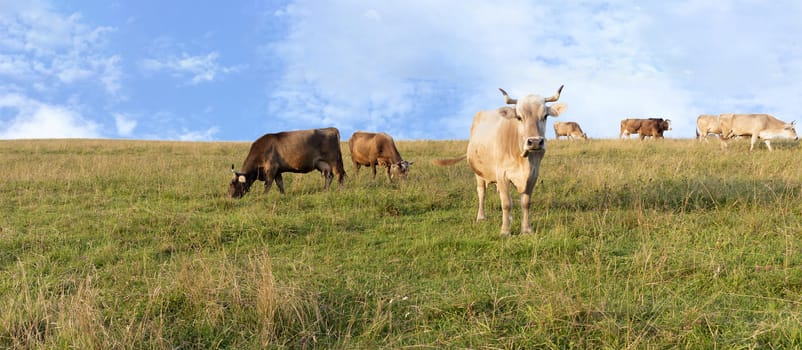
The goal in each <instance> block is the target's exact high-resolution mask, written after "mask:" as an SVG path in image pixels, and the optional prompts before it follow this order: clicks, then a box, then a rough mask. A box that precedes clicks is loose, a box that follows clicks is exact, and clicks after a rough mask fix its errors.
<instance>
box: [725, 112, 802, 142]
mask: <svg viewBox="0 0 802 350" xmlns="http://www.w3.org/2000/svg"><path fill="white" fill-rule="evenodd" d="M719 120H720V124H721V135H722V137H721V139H722V147H726V146H727V143H726V142H725V141H726V140H729V139H731V138H733V137H738V136H747V135H748V136H751V137H752V140H751V142H750V144H749V150H750V151H751V150H753V149H754V148H755V143H757V140H758V139H763V140H764V142H765V143H766V147H768V149H769V151H771V150H772V148H771V142H770V141H771V140H772V139H792V140H798V139H799V138H798V137H797V135H796V129H795V128H794V124H795V122H790V123H786V122H784V121H782V120H779V119H777V118H775V117H774V116H771V115H769V114H722V115H720V116H719Z"/></svg>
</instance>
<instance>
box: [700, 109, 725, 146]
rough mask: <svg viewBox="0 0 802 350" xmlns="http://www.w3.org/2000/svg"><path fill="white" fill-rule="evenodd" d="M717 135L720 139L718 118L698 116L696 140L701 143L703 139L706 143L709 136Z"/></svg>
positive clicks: (705, 115) (708, 115)
mask: <svg viewBox="0 0 802 350" xmlns="http://www.w3.org/2000/svg"><path fill="white" fill-rule="evenodd" d="M710 134H713V135H719V137H721V123H719V116H717V115H712V114H700V115H699V116H698V117H696V138H697V139H698V140H699V141H700V142H701V141H702V140H703V139H704V140H705V142H708V141H707V137H708V136H709V135H710Z"/></svg>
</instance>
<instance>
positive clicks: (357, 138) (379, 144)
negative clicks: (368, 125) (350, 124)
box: [348, 131, 415, 180]
mask: <svg viewBox="0 0 802 350" xmlns="http://www.w3.org/2000/svg"><path fill="white" fill-rule="evenodd" d="M348 147H349V148H350V149H351V160H352V161H353V162H354V168H355V172H356V173H357V174H359V168H360V167H361V166H363V165H364V166H369V167H370V169H371V170H372V171H373V178H374V179H375V178H376V166H377V165H378V166H385V167H387V179H388V180H391V179H392V178H393V177H398V178H401V179H404V178H406V177H407V174H409V166H410V165H412V164H414V163H415V162H408V161H406V160H403V159H402V158H401V154H400V153H398V148H396V146H395V142H394V141H393V138H392V137H390V135H387V134H386V133H383V132H380V133H373V132H365V131H357V132H354V134H353V135H351V138H350V139H348Z"/></svg>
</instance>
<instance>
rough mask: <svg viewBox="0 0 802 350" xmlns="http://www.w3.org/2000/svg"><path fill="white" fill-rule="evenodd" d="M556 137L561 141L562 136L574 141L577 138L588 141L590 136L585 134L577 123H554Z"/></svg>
mask: <svg viewBox="0 0 802 350" xmlns="http://www.w3.org/2000/svg"><path fill="white" fill-rule="evenodd" d="M554 135H555V139H557V140H559V139H560V136H565V137H567V138H568V139H569V140H572V141H573V140H574V139H577V138H578V139H582V140H587V139H588V134H586V133H584V132H583V131H582V128H580V127H579V124H578V123H576V122H564V123H563V122H554Z"/></svg>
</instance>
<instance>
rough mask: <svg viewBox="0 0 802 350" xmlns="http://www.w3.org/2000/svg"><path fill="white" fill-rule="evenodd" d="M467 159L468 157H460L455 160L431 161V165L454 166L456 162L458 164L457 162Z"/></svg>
mask: <svg viewBox="0 0 802 350" xmlns="http://www.w3.org/2000/svg"><path fill="white" fill-rule="evenodd" d="M467 157H468V156H461V157H457V158H448V159H435V160H433V161H432V163H434V165H439V166H448V165H454V164H457V162H459V161H461V160H463V159H465V158H467Z"/></svg>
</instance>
